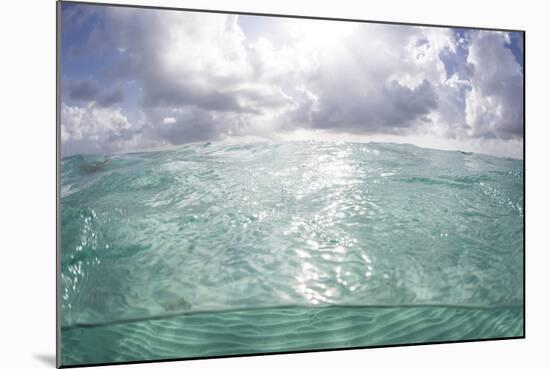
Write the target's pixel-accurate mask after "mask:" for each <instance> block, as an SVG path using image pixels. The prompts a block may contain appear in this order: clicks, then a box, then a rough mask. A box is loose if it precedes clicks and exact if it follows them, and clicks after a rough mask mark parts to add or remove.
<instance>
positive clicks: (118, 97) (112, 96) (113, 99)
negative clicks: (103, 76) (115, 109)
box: [97, 87, 124, 107]
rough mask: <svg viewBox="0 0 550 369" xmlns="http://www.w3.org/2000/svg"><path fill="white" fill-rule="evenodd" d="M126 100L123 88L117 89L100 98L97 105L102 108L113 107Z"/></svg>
mask: <svg viewBox="0 0 550 369" xmlns="http://www.w3.org/2000/svg"><path fill="white" fill-rule="evenodd" d="M123 100H124V92H123V90H122V88H120V87H117V88H115V89H113V90H112V91H110V92H107V93H106V94H103V95H101V96H99V97H98V99H97V104H98V105H100V106H102V107H107V106H112V105H115V104H118V103H121V102H122V101H123Z"/></svg>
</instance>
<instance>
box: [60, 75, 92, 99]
mask: <svg viewBox="0 0 550 369" xmlns="http://www.w3.org/2000/svg"><path fill="white" fill-rule="evenodd" d="M66 86H67V89H68V92H69V97H70V98H71V99H73V100H76V101H92V100H94V99H95V98H96V96H97V94H98V87H97V85H96V83H95V82H93V81H88V80H84V81H71V82H69V83H68V84H67V85H66Z"/></svg>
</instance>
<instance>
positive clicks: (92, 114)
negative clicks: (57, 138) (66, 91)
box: [61, 103, 141, 156]
mask: <svg viewBox="0 0 550 369" xmlns="http://www.w3.org/2000/svg"><path fill="white" fill-rule="evenodd" d="M61 121H62V122H63V124H62V125H61V154H62V155H64V156H65V155H73V154H79V153H100V152H113V151H120V150H126V149H129V148H131V147H137V146H139V144H138V145H135V141H133V138H135V136H136V134H137V133H139V130H140V129H141V127H140V125H139V124H136V123H134V124H130V122H129V121H128V118H127V117H126V116H125V115H124V114H123V113H122V112H121V110H120V108H104V107H100V106H97V105H95V104H93V103H92V104H89V105H87V106H85V107H78V106H69V105H66V104H64V103H63V104H62V105H61Z"/></svg>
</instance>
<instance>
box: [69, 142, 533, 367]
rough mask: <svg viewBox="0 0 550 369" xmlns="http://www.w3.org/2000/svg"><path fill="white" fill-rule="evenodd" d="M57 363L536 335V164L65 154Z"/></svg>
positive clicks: (435, 154) (238, 152)
mask: <svg viewBox="0 0 550 369" xmlns="http://www.w3.org/2000/svg"><path fill="white" fill-rule="evenodd" d="M61 177H62V178H61V185H62V188H61V197H62V200H61V209H62V210H61V218H62V219H61V248H62V253H61V254H62V262H61V264H62V265H61V266H62V268H61V269H62V276H61V280H62V290H61V305H62V314H61V321H62V334H61V338H62V345H61V350H62V364H64V365H71V364H89V363H101V362H111V361H134V360H154V359H163V358H186V357H205V356H216V355H230V354H246V353H259V352H276V351H292V350H307V349H322V348H339V347H357V346H372V345H387V344H398V343H417V342H436V341H453V340H464V339H477V338H497V337H515V336H521V335H523V279H522V278H523V161H521V160H513V159H504V158H495V157H491V156H486V155H477V154H470V153H462V152H452V151H441V150H431V149H422V148H418V147H415V146H412V145H397V144H381V143H379V144H374V143H368V144H359V143H328V142H286V143H256V144H221V143H212V144H210V143H206V144H204V143H201V144H189V145H185V146H182V147H179V148H177V149H173V150H168V151H162V152H147V153H133V154H117V155H108V156H96V155H77V156H72V157H68V158H64V159H63V160H62V173H61Z"/></svg>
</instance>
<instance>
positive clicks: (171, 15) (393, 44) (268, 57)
mask: <svg viewBox="0 0 550 369" xmlns="http://www.w3.org/2000/svg"><path fill="white" fill-rule="evenodd" d="M67 16H69V15H67ZM94 16H97V13H94ZM103 16H104V17H105V22H104V27H103V28H102V29H95V30H94V31H93V32H92V33H91V35H90V37H89V39H88V46H87V47H88V48H89V49H92V50H118V52H119V54H120V56H119V57H118V58H116V61H115V62H114V63H113V65H110V66H108V67H107V68H104V69H102V70H101V71H100V72H98V73H101V75H102V76H103V77H106V78H109V79H110V81H112V84H114V85H124V84H128V83H129V82H130V81H132V82H135V81H138V83H137V84H136V86H137V85H139V86H140V88H141V95H140V100H139V102H138V103H137V104H136V105H135V106H134V107H132V108H133V109H134V110H135V111H136V112H134V113H135V114H133V115H134V116H139V117H140V118H139V119H138V120H137V121H130V119H129V118H127V117H125V116H124V109H121V105H120V103H121V102H122V100H123V99H124V94H123V93H122V91H121V90H120V89H118V90H117V89H114V90H113V89H111V90H109V91H99V90H100V89H101V88H99V84H91V83H90V82H89V81H73V82H71V83H67V84H66V86H67V87H66V88H67V90H68V91H67V93H64V96H65V95H66V96H68V97H67V99H65V100H67V101H65V102H64V103H63V106H62V142H63V145H62V148H63V149H64V150H63V151H64V153H65V154H67V155H70V154H74V153H81V152H111V151H117V150H121V149H124V150H128V149H139V148H145V147H149V146H160V145H167V144H180V143H184V142H189V141H198V140H214V139H220V138H223V137H227V136H240V135H255V136H264V137H265V136H267V137H269V136H270V135H273V134H280V133H281V132H292V131H294V130H304V129H306V130H307V129H310V130H323V131H326V132H335V133H342V132H344V133H352V134H361V135H376V134H385V135H395V136H400V137H403V136H407V135H415V136H418V135H427V136H433V137H435V138H437V139H442V138H452V139H455V140H460V139H470V140H471V139H478V138H482V139H499V140H514V141H516V142H518V145H522V140H521V137H522V134H523V121H522V116H523V106H522V95H521V94H522V89H523V85H522V83H523V82H522V81H523V77H522V70H521V67H520V66H519V65H518V64H517V63H516V61H515V60H514V57H513V55H512V53H511V51H510V50H509V48H507V47H506V44H507V43H509V42H510V40H509V39H507V37H508V35H507V34H506V33H500V32H494V33H491V32H486V31H471V32H470V37H469V39H468V41H467V45H466V46H464V44H465V42H466V41H464V40H462V39H457V37H456V35H455V33H454V31H453V30H451V29H444V28H421V27H409V26H396V25H380V24H365V23H349V22H330V21H319V20H303V19H282V18H281V19H273V18H264V19H258V20H255V21H256V22H257V24H258V25H261V24H262V23H260V22H262V21H263V22H265V24H266V26H269V25H268V24H267V23H270V24H271V26H273V25H276V27H275V28H274V27H271V28H270V27H266V29H276V30H277V34H276V35H273V34H268V33H266V34H262V33H261V32H258V29H256V30H255V33H258V35H255V36H257V37H249V36H248V35H247V29H246V27H241V24H240V22H239V18H238V17H237V16H235V15H223V14H201V13H186V12H171V11H161V10H158V11H156V10H142V9H126V8H108V10H105V14H103ZM80 17H82V14H80ZM248 21H250V19H248ZM67 22H68V20H66V22H65V23H67ZM248 23H250V22H248ZM258 28H259V26H258ZM260 31H261V28H260ZM251 33H252V32H251ZM98 45H101V47H98ZM465 47H466V48H468V53H467V59H466V57H463V59H464V60H458V61H457V65H458V67H457V68H456V71H455V72H454V73H452V74H451V75H450V76H449V75H448V70H447V68H446V66H445V63H444V62H443V60H442V58H441V55H442V53H447V54H448V55H455V56H456V58H460V57H461V55H460V53H458V51H457V49H458V48H465ZM83 49H86V46H85V47H84V48H83ZM80 52H82V50H80ZM88 52H93V51H88ZM98 52H99V51H98ZM136 88H137V87H136ZM86 99H88V100H89V102H87V103H85V102H83V101H85V100H86ZM125 109H126V110H128V109H129V108H128V107H125ZM413 143H414V142H413Z"/></svg>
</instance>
